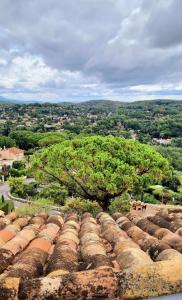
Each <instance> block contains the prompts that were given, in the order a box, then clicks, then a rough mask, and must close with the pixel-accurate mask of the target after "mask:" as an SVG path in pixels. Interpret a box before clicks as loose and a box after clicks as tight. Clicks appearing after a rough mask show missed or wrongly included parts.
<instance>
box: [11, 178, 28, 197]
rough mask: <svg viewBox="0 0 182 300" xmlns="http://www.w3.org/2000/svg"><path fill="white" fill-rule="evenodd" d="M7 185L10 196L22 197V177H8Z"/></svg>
mask: <svg viewBox="0 0 182 300" xmlns="http://www.w3.org/2000/svg"><path fill="white" fill-rule="evenodd" d="M8 183H9V186H10V191H11V193H12V194H15V195H17V196H19V197H21V196H22V195H23V188H24V177H9V179H8Z"/></svg>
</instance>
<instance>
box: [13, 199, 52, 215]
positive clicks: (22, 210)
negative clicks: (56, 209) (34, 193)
mask: <svg viewBox="0 0 182 300" xmlns="http://www.w3.org/2000/svg"><path fill="white" fill-rule="evenodd" d="M52 205H53V203H52V202H51V201H48V200H47V199H43V198H39V199H37V200H35V201H34V203H31V204H25V205H22V206H20V207H19V208H17V209H16V210H15V212H16V213H17V215H18V216H19V217H20V216H24V215H29V214H32V215H37V214H39V213H41V212H46V213H49V212H50V210H51V207H50V206H52Z"/></svg>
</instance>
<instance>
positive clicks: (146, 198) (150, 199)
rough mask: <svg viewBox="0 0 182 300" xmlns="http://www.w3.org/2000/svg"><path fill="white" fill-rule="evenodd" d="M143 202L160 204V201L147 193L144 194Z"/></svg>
mask: <svg viewBox="0 0 182 300" xmlns="http://www.w3.org/2000/svg"><path fill="white" fill-rule="evenodd" d="M143 202H145V203H151V204H160V201H159V200H157V199H156V198H155V196H154V195H151V194H147V193H145V194H144V197H143Z"/></svg>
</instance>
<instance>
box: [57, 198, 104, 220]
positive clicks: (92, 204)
mask: <svg viewBox="0 0 182 300" xmlns="http://www.w3.org/2000/svg"><path fill="white" fill-rule="evenodd" d="M62 211H64V212H77V213H80V214H83V213H85V212H90V213H91V214H93V216H96V215H97V214H98V213H99V212H101V211H102V208H101V206H100V205H99V204H98V203H97V202H96V201H90V200H86V199H81V198H79V197H77V198H74V199H69V200H67V201H66V205H65V206H64V207H63V209H62Z"/></svg>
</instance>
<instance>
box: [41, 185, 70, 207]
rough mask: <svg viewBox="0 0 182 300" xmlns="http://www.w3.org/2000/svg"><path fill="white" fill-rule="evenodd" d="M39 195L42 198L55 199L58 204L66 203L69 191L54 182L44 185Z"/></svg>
mask: <svg viewBox="0 0 182 300" xmlns="http://www.w3.org/2000/svg"><path fill="white" fill-rule="evenodd" d="M39 195H40V197H42V198H46V199H51V200H53V201H54V203H56V204H59V205H64V204H65V200H66V197H67V195H68V192H67V190H66V189H65V188H64V187H61V186H60V185H59V184H56V183H54V184H52V185H49V186H46V187H44V188H43V190H42V191H41V192H40V194H39Z"/></svg>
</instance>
